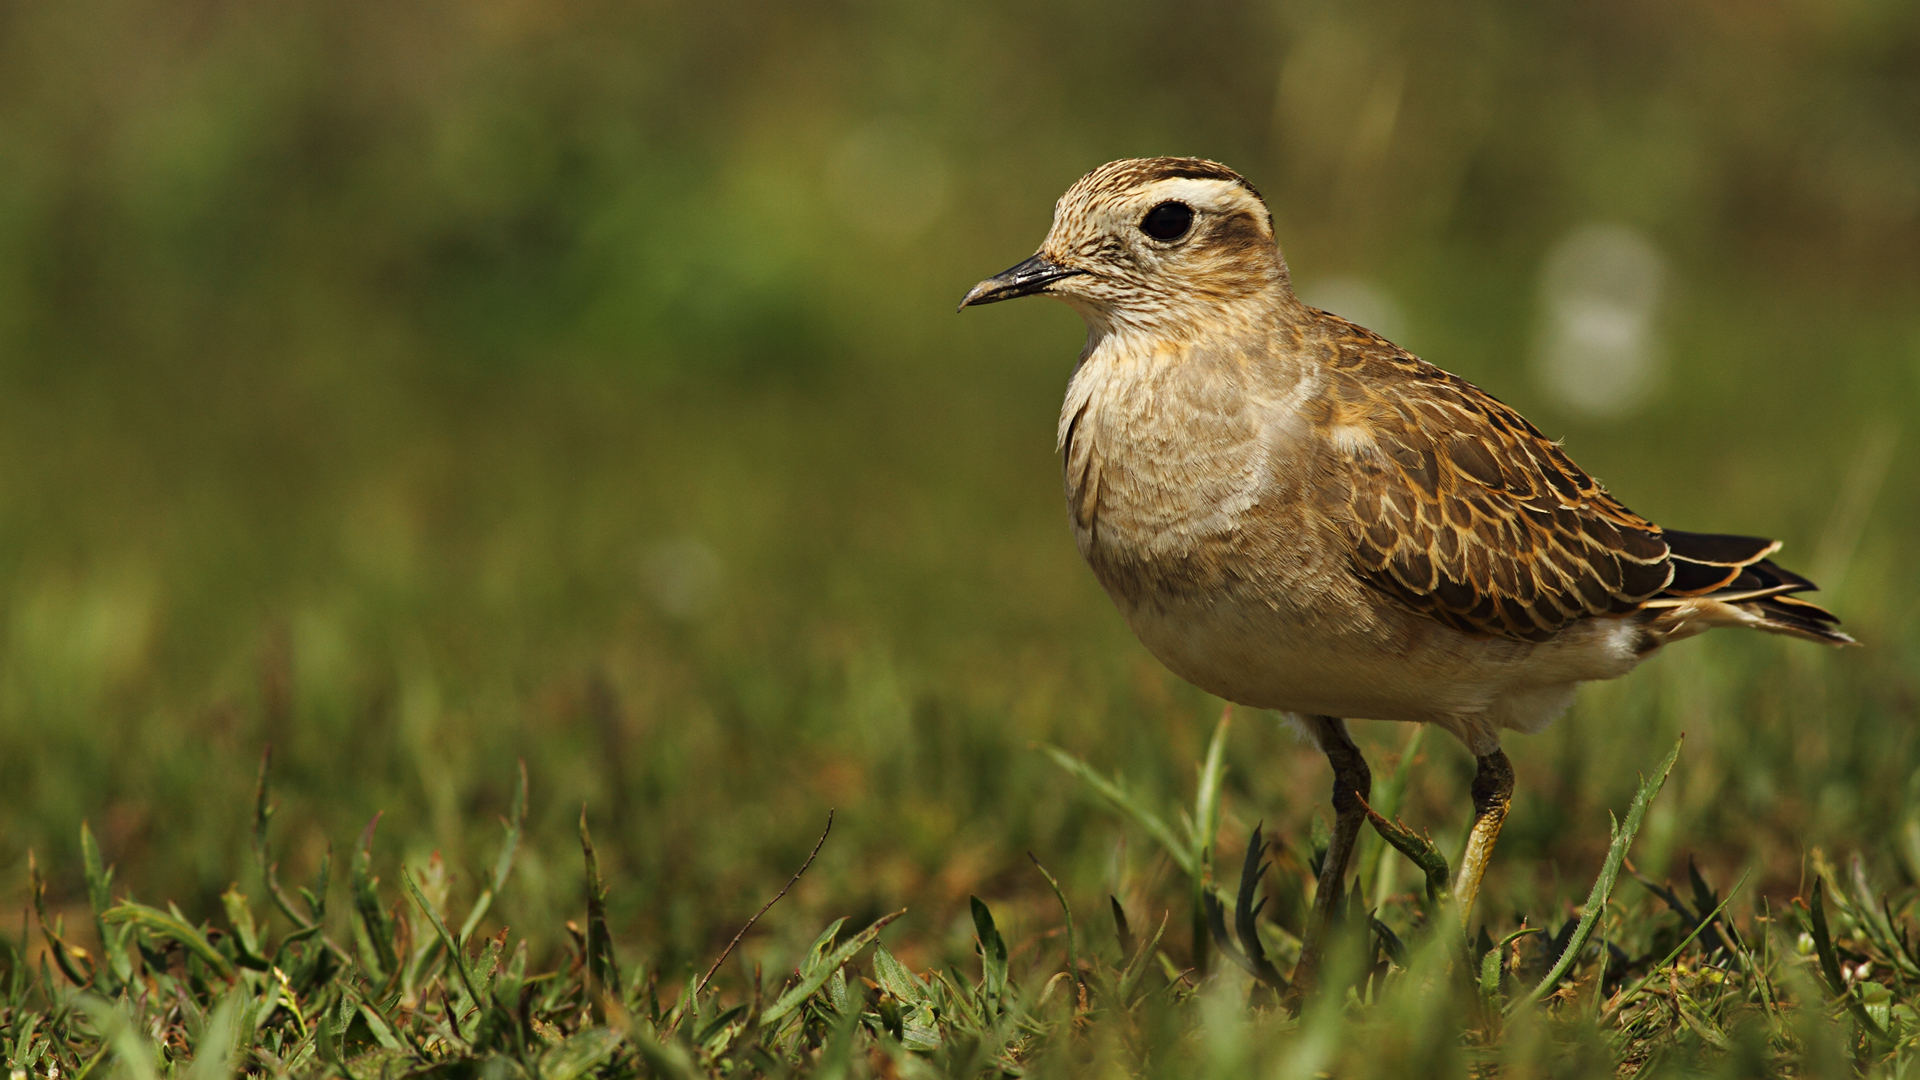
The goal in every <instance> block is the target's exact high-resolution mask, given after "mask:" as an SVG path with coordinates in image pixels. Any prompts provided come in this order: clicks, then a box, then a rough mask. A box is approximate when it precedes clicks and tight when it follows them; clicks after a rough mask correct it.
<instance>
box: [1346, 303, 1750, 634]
mask: <svg viewBox="0 0 1920 1080" xmlns="http://www.w3.org/2000/svg"><path fill="white" fill-rule="evenodd" d="M1327 376H1328V379H1329V380H1330V385H1329V387H1328V389H1329V391H1330V392H1329V393H1327V394H1325V395H1324V396H1323V397H1322V398H1321V402H1322V406H1323V412H1322V413H1321V415H1319V416H1317V417H1315V418H1314V419H1315V421H1316V423H1318V424H1320V425H1322V428H1323V434H1325V435H1326V436H1327V438H1326V439H1325V440H1324V444H1325V445H1326V446H1328V447H1329V448H1331V452H1332V453H1333V454H1334V455H1336V461H1335V462H1333V463H1332V464H1333V465H1334V468H1333V470H1332V471H1333V472H1335V473H1341V474H1344V478H1345V480H1346V483H1344V484H1334V485H1330V486H1329V491H1330V492H1332V493H1336V495H1344V497H1345V506H1341V507H1333V506H1330V507H1328V509H1329V510H1330V511H1333V512H1334V513H1335V514H1336V515H1337V516H1338V517H1341V518H1344V519H1345V520H1346V521H1347V522H1348V538H1349V540H1350V541H1351V557H1352V562H1353V568H1354V570H1355V572H1356V573H1358V574H1359V576H1360V577H1361V578H1362V579H1363V580H1365V581H1367V582H1368V583H1370V584H1372V585H1373V586H1375V587H1376V588H1379V589H1381V590H1382V591H1384V592H1386V593H1388V594H1389V595H1391V596H1394V597H1395V598H1397V599H1399V600H1400V601H1401V602H1402V603H1405V604H1407V605H1408V606H1410V607H1412V608H1413V609H1414V610H1416V611H1420V612H1422V613H1424V614H1426V615H1428V616H1430V617H1432V618H1433V619H1435V620H1437V621H1439V622H1441V623H1443V624H1445V625H1447V626H1451V627H1453V628H1454V629H1456V630H1461V631H1464V632H1466V633H1470V634H1480V635H1492V636H1498V637H1506V638H1514V639H1518V640H1523V641H1544V640H1546V639H1547V638H1550V637H1552V636H1553V635H1554V634H1555V633H1557V632H1558V631H1560V630H1561V629H1562V628H1564V627H1566V626H1567V625H1569V624H1570V623H1573V622H1575V621H1577V620H1579V619H1584V618H1590V617H1593V616H1599V615H1624V614H1627V613H1629V612H1633V611H1637V610H1639V609H1640V608H1641V607H1642V606H1644V605H1645V604H1646V603H1647V601H1649V600H1652V599H1653V598H1655V597H1657V596H1659V595H1660V594H1661V593H1662V592H1663V591H1664V590H1665V589H1667V587H1668V585H1669V584H1670V583H1671V582H1672V581H1673V579H1674V577H1675V576H1676V572H1677V571H1676V564H1675V560H1674V559H1672V558H1671V555H1672V552H1671V550H1670V548H1669V545H1668V542H1667V540H1666V539H1665V537H1664V536H1663V535H1662V532H1661V530H1660V528H1659V526H1657V525H1655V524H1654V523H1653V522H1651V521H1648V520H1647V519H1645V518H1643V517H1641V516H1640V515H1638V514H1636V513H1634V512H1633V511H1631V510H1629V509H1627V508H1626V507H1625V506H1623V505H1621V504H1620V502H1619V501H1618V500H1616V499H1614V498H1613V497H1612V496H1611V495H1609V494H1607V491H1606V489H1605V488H1603V487H1602V486H1601V485H1600V484H1599V483H1598V482H1597V481H1595V480H1594V479H1593V478H1592V477H1591V476H1589V475H1587V474H1586V473H1585V472H1584V471H1582V470H1581V469H1580V467H1579V466H1577V465H1575V464H1574V463H1573V461H1572V459H1570V458H1569V457H1567V455H1566V453H1565V452H1564V451H1563V450H1561V448H1560V447H1559V445H1558V444H1556V443H1554V442H1553V441H1552V440H1550V439H1548V438H1547V437H1546V436H1544V435H1542V434H1541V433H1540V431H1539V430H1538V429H1536V428H1535V427H1534V426H1533V425H1532V424H1530V423H1528V422H1527V421H1526V419H1525V418H1524V417H1522V416H1521V415H1520V414H1519V413H1517V412H1515V411H1514V410H1513V409H1511V408H1509V407H1508V406H1507V405H1505V404H1504V403H1502V402H1500V401H1499V400H1498V399H1496V398H1494V397H1492V396H1491V395H1489V394H1487V393H1485V392H1484V391H1482V390H1480V389H1479V388H1478V387H1475V386H1474V385H1473V384H1471V383H1469V382H1467V381H1466V380H1464V379H1461V378H1458V377H1457V376H1454V375H1451V374H1449V373H1447V372H1444V371H1441V370H1440V369H1439V368H1436V367H1434V366H1432V365H1431V364H1428V363H1426V362H1424V361H1422V360H1420V359H1418V358H1417V357H1414V356H1412V355H1411V354H1408V353H1406V352H1404V351H1402V350H1399V349H1397V348H1395V347H1394V346H1392V345H1391V344H1389V343H1387V342H1386V341H1385V340H1384V339H1382V338H1379V337H1377V336H1375V335H1373V334H1371V333H1369V332H1368V331H1365V330H1362V329H1360V328H1358V327H1354V328H1353V329H1352V332H1350V333H1347V334H1345V335H1344V336H1342V337H1341V338H1340V339H1338V340H1337V341H1336V342H1335V355H1334V357H1333V362H1332V363H1331V364H1330V365H1329V369H1328V372H1327ZM1760 543H1761V544H1763V545H1764V544H1765V543H1766V542H1765V541H1761V542H1760ZM1727 550H1732V548H1731V547H1729V548H1728V549H1727ZM1767 550H1768V551H1770V550H1771V549H1770V548H1769V549H1767ZM1711 554H1714V555H1720V554H1722V551H1721V550H1720V549H1718V548H1716V549H1714V550H1713V551H1712V552H1711ZM1762 554H1764V552H1755V553H1754V554H1753V558H1756V559H1757V558H1759V557H1760V555H1762ZM1751 561H1752V560H1751V559H1749V560H1745V561H1744V562H1741V563H1739V564H1736V562H1735V561H1734V560H1732V559H1729V560H1728V562H1727V564H1726V565H1724V566H1720V565H1714V566H1712V567H1711V568H1708V567H1707V565H1706V564H1704V563H1703V564H1698V565H1700V566H1701V567H1702V572H1701V573H1697V574H1694V575H1693V576H1692V577H1690V578H1689V580H1688V583H1689V584H1690V585H1694V586H1699V585H1702V584H1709V587H1710V588H1718V587H1721V586H1722V585H1725V584H1728V583H1731V582H1732V581H1733V580H1734V579H1735V578H1737V577H1738V576H1739V575H1740V574H1741V573H1742V572H1743V570H1744V568H1745V563H1746V562H1751ZM1708 577H1712V578H1713V580H1712V582H1711V583H1709V582H1708V581H1707V578H1708ZM1722 579H1724V580H1722Z"/></svg>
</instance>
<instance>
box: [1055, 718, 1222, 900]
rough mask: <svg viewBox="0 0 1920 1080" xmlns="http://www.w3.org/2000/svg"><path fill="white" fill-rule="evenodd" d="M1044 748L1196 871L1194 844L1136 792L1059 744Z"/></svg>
mask: <svg viewBox="0 0 1920 1080" xmlns="http://www.w3.org/2000/svg"><path fill="white" fill-rule="evenodd" d="M1043 749H1045V750H1046V752H1047V756H1049V757H1051V758H1053V760H1054V763H1055V764H1057V765H1059V766H1060V767H1061V768H1063V769H1065V770H1067V772H1069V773H1071V774H1073V775H1074V776H1077V777H1079V778H1080V780H1081V781H1083V782H1084V783H1085V784H1086V785H1087V786H1088V787H1090V788H1092V789H1093V790H1094V791H1095V792H1096V793H1097V794H1099V796H1100V797H1101V798H1103V799H1105V800H1107V801H1108V802H1110V803H1112V804H1113V806H1114V808H1115V809H1117V810H1119V811H1120V812H1121V813H1122V814H1125V815H1126V816H1127V817H1130V818H1132V819H1133V821H1134V824H1136V825H1139V826H1140V827H1141V828H1142V829H1145V830H1146V831H1147V835H1148V836H1151V837H1153V838H1154V840H1155V841H1157V842H1158V843H1159V844H1160V846H1161V847H1163V848H1165V849H1166V850H1167V854H1168V856H1170V857H1171V858H1172V859H1173V861H1174V862H1175V863H1177V864H1178V865H1179V867H1180V869H1181V870H1182V871H1183V872H1185V873H1186V874H1188V875H1189V876H1191V875H1192V874H1194V873H1195V871H1196V870H1197V869H1198V868H1197V867H1195V866H1194V862H1193V848H1192V847H1191V846H1190V845H1188V844H1183V843H1181V842H1180V838H1179V837H1177V836H1175V835H1174V832H1173V830H1172V829H1171V828H1169V827H1168V826H1167V823H1166V822H1165V821H1164V820H1162V819H1161V817H1160V815H1159V814H1156V813H1154V812H1153V811H1152V810H1150V809H1148V807H1147V806H1146V804H1145V803H1143V802H1141V801H1140V799H1139V797H1138V796H1136V795H1134V794H1133V793H1132V792H1130V791H1128V790H1127V788H1126V785H1125V784H1124V783H1123V782H1121V781H1120V780H1119V779H1117V778H1116V779H1113V780H1109V779H1107V778H1106V777H1104V776H1101V775H1100V774H1099V773H1097V772H1095V771H1094V769H1093V766H1091V765H1088V764H1087V763H1086V762H1084V761H1081V760H1080V759H1079V758H1077V757H1074V756H1073V755H1072V754H1069V753H1067V752H1066V751H1065V750H1061V749H1060V748H1058V747H1054V746H1048V747H1044V748H1043Z"/></svg>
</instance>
